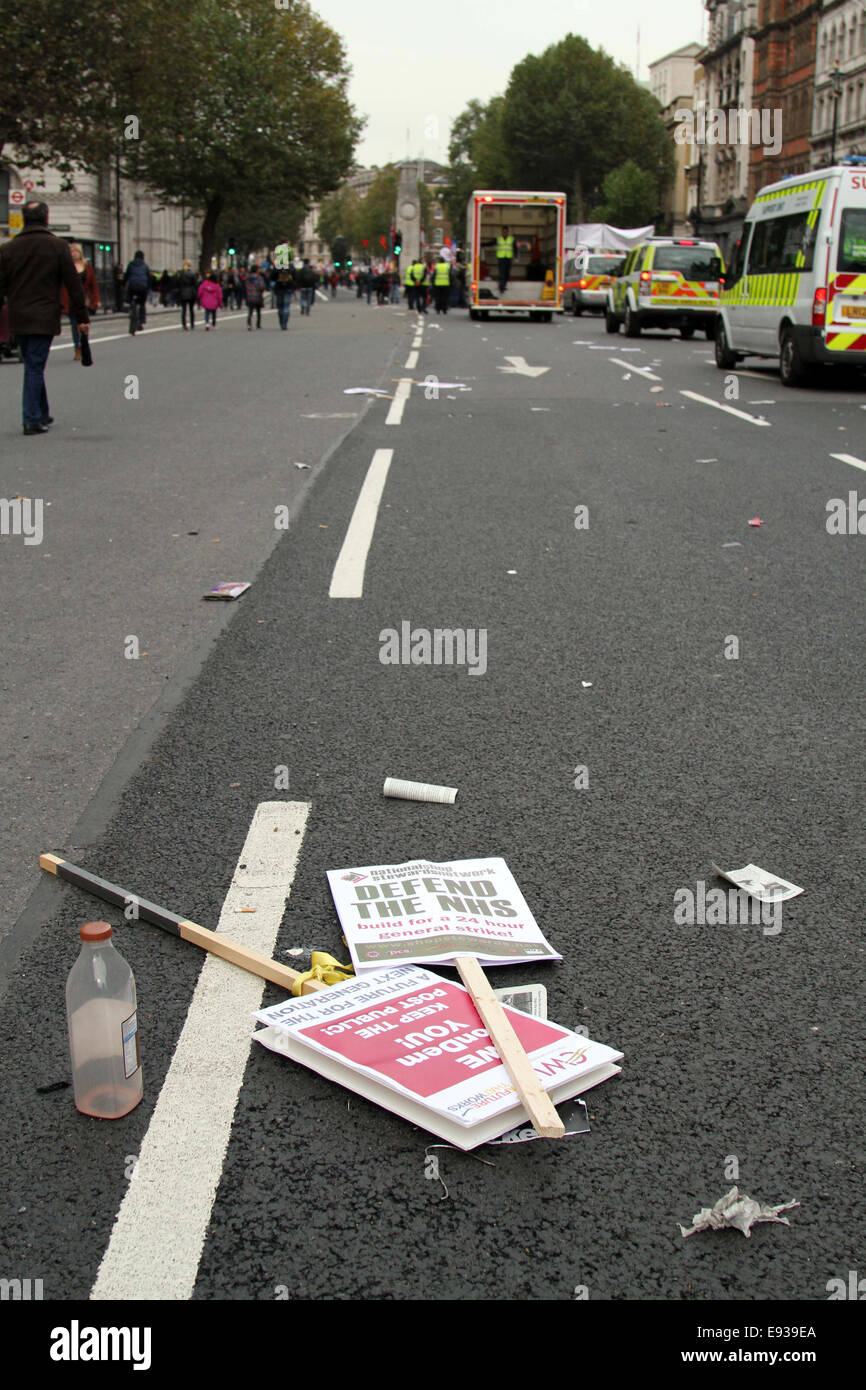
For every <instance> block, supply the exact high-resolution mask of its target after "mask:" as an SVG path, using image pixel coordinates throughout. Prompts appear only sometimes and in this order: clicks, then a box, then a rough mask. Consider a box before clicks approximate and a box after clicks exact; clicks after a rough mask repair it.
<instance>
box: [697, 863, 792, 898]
mask: <svg viewBox="0 0 866 1390" xmlns="http://www.w3.org/2000/svg"><path fill="white" fill-rule="evenodd" d="M712 870H713V873H714V874H718V875H719V877H720V878H725V879H727V881H728V883H733V884H735V885H736V887H737V888H742V889H743V890H744V892H746V893H748V894H749V896H750V897H752V898H758V899H759V900H760V901H761V902H762V903H773V902H780V903H783V902H787V900H788V899H789V898H796V897H797V896H798V895H799V894H800V893H803V892H805V889H804V888H798V887H797V885H796V883H789V882H788V880H787V879H786V878H779V876H778V875H777V874H769V873H767V870H766V869H759V868H758V866H757V864H747V865H746V867H745V868H744V869H720V868H719V866H718V865H717V864H713V865H712Z"/></svg>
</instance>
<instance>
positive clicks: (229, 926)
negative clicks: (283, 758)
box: [90, 801, 310, 1301]
mask: <svg viewBox="0 0 866 1390" xmlns="http://www.w3.org/2000/svg"><path fill="white" fill-rule="evenodd" d="M309 810H310V808H309V806H308V805H306V804H304V803H302V802H297V801H294V802H293V801H271V802H267V801H265V802H262V803H261V804H260V805H259V806H258V807H257V809H256V813H255V815H254V816H253V820H252V824H251V825H250V828H249V831H248V833H247V838H246V841H245V843H244V847H243V851H242V853H241V856H240V858H239V859H238V862H237V867H236V868H235V872H234V877H233V878H232V882H231V887H230V888H229V891H228V894H227V896H226V900H225V902H224V903H223V908H222V911H221V913H220V919H219V926H218V928H217V930H218V931H221V932H225V934H226V935H227V936H232V937H235V938H236V939H238V940H241V941H243V943H244V945H246V946H251V947H253V948H254V949H255V950H257V951H262V952H264V954H266V955H268V956H270V955H272V954H273V950H274V945H275V943H276V939H277V933H278V931H279V927H280V922H281V920H282V917H283V912H284V910H285V905H286V899H287V898H288V896H289V893H290V892H291V888H292V881H293V879H294V877H295V870H296V868H297V864H298V858H299V855H300V850H301V845H302V843H303V839H304V830H305V828H306V823H307V816H308V814H309ZM275 828H276V830H277V834H274V830H275ZM298 832H300V833H298ZM250 906H255V909H256V911H255V913H254V914H253V913H250V914H249V915H243V916H242V915H241V909H242V908H244V907H250ZM142 930H144V931H149V930H150V928H149V927H144V928H142ZM186 949H189V950H194V949H195V948H194V947H192V946H189V947H187V948H186ZM263 992H264V981H263V980H260V979H259V978H258V976H257V975H250V974H249V973H248V972H247V971H245V970H241V969H239V968H238V967H237V966H234V965H229V963H228V962H227V961H224V960H220V959H219V958H218V957H217V956H211V955H207V956H206V957H205V960H204V964H203V966H202V969H201V974H200V975H199V978H198V984H197V985H196V988H195V993H194V995H193V998H192V1003H191V1004H190V1007H189V1012H188V1013H187V1016H186V1022H185V1023H184V1026H183V1031H182V1033H181V1035H180V1038H179V1039H178V1043H177V1047H176V1048H175V1051H174V1056H173V1057H172V1059H171V1065H170V1067H169V1069H168V1074H167V1076H166V1078H165V1081H164V1083H163V1086H162V1090H161V1091H160V1093H159V1099H158V1100H157V1103H156V1108H155V1110H154V1112H153V1116H152V1118H151V1121H150V1124H149V1125H148V1128H147V1133H146V1134H145V1136H144V1139H143V1141H142V1145H141V1154H140V1156H139V1159H138V1166H137V1171H136V1174H135V1177H134V1178H131V1179H130V1182H129V1187H128V1189H127V1192H126V1196H125V1197H124V1199H123V1201H122V1202H121V1204H120V1210H119V1212H118V1214H117V1220H116V1222H115V1224H114V1227H113V1229H112V1232H111V1239H110V1240H109V1242H108V1247H107V1249H106V1251H105V1254H104V1255H103V1257H102V1263H101V1264H100V1266H99V1272H98V1274H97V1276H96V1282H95V1284H94V1286H93V1289H92V1290H91V1294H90V1297H91V1298H92V1299H123V1300H125V1301H126V1300H132V1299H136V1300H138V1299H147V1300H151V1299H172V1300H178V1299H189V1298H191V1297H192V1294H193V1290H194V1288H195V1281H196V1275H197V1272H198V1266H199V1261H200V1259H201V1252H202V1248H203V1246H204V1241H205V1236H206V1234H207V1228H208V1223H209V1221H210V1216H211V1210H212V1208H213V1204H214V1200H215V1198H216V1193H217V1187H218V1185H219V1181H220V1177H221V1175H222V1169H223V1164H224V1161H225V1155H226V1149H227V1148H228V1142H229V1136H230V1134H231V1126H232V1118H233V1116H234V1112H235V1108H236V1106H237V1101H238V1096H239V1094H240V1089H241V1085H242V1083H243V1079H244V1070H245V1068H246V1065H247V1059H248V1058H249V1053H250V1043H251V1040H252V1033H253V1021H252V1019H251V1018H250V1014H251V1013H252V1012H253V1010H255V1009H259V1008H261V1003H262V995H263ZM144 1067H145V1085H147V1058H146V1056H145V1061H144Z"/></svg>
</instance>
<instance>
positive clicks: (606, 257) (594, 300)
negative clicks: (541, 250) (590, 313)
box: [562, 249, 626, 316]
mask: <svg viewBox="0 0 866 1390" xmlns="http://www.w3.org/2000/svg"><path fill="white" fill-rule="evenodd" d="M625 257H626V253H625V251H593V250H592V249H583V250H580V251H571V252H570V253H569V255H568V256H567V258H566V262H565V270H564V271H563V275H562V293H563V298H562V303H563V308H564V309H565V312H566V313H569V312H571V313H572V314H574V315H575V316H577V315H579V314H582V313H583V311H584V309H593V310H594V311H595V312H596V313H597V314H603V313H604V311H605V308H606V307H607V292H608V290H609V289H610V287H611V285H612V284H613V281H614V279H615V277H616V276H617V275H619V273H620V271H621V270H622V267H623V263H624V261H625Z"/></svg>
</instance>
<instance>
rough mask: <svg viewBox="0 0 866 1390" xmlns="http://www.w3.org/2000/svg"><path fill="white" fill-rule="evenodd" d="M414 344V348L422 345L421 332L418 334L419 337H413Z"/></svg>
mask: <svg viewBox="0 0 866 1390" xmlns="http://www.w3.org/2000/svg"><path fill="white" fill-rule="evenodd" d="M412 346H413V348H419V347H421V334H420V333H419V334H418V336H417V338H413V339H412Z"/></svg>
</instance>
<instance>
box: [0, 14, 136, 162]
mask: <svg viewBox="0 0 866 1390" xmlns="http://www.w3.org/2000/svg"><path fill="white" fill-rule="evenodd" d="M129 11H130V0H88V3H87V4H86V5H82V4H80V3H78V2H77V0H0V36H2V45H3V58H2V67H0V156H2V154H3V151H4V149H5V150H6V154H7V157H8V156H9V155H10V154H13V153H14V156H15V159H16V160H17V161H19V162H20V163H22V164H25V165H28V166H30V167H32V168H37V169H40V168H44V166H45V165H46V164H48V163H51V164H53V165H55V166H57V167H59V168H60V169H61V171H63V172H69V171H70V170H71V169H72V167H73V166H74V165H75V164H78V165H80V166H84V167H88V168H92V167H95V165H96V164H97V163H98V162H99V161H100V159H104V158H105V155H106V150H107V148H108V146H107V142H106V132H107V128H108V124H109V117H110V112H111V109H112V105H113V96H112V88H111V87H110V85H109V81H108V77H107V74H109V73H110V72H111V71H112V66H113V62H112V60H113V57H114V56H115V55H116V54H117V53H118V52H119V50H120V48H121V47H122V35H123V27H124V20H125V18H126V16H127V15H128V13H129ZM116 95H117V94H116V93H115V96H116Z"/></svg>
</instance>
